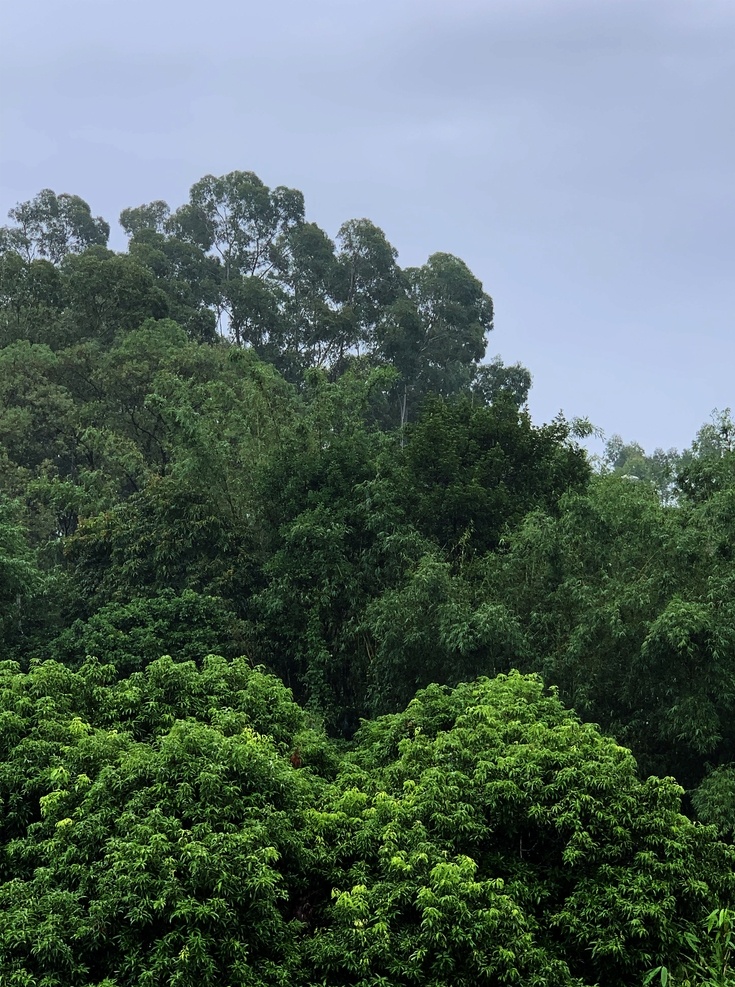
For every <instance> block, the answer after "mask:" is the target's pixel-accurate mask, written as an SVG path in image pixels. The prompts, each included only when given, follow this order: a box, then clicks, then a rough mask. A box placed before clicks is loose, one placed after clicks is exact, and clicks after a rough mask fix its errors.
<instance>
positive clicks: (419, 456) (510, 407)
mask: <svg viewBox="0 0 735 987" xmlns="http://www.w3.org/2000/svg"><path fill="white" fill-rule="evenodd" d="M569 435H570V431H569V428H568V426H566V424H565V423H564V422H563V421H559V422H555V423H553V424H552V425H546V426H543V427H542V428H536V427H534V426H533V425H532V423H531V420H530V418H529V416H528V415H527V414H526V413H525V412H519V411H518V409H517V408H516V406H515V404H514V403H513V402H512V401H510V400H506V401H502V400H501V401H500V402H499V403H498V404H496V405H492V406H491V407H486V406H483V405H473V404H472V402H471V401H470V400H469V399H466V398H465V399H461V400H458V401H456V402H451V403H450V402H445V401H441V400H439V399H437V398H432V399H431V400H430V401H428V402H427V404H426V406H425V408H424V411H423V413H422V415H421V417H420V419H419V421H418V422H417V423H416V425H414V426H413V427H412V428H411V430H410V432H409V441H408V443H407V448H406V460H407V466H408V475H407V477H406V480H407V484H406V490H407V493H408V496H409V497H411V498H415V508H414V509H415V512H416V517H417V520H418V523H419V527H420V529H421V530H422V531H423V532H424V533H425V534H426V535H427V536H429V537H431V538H433V539H434V540H435V541H436V542H437V543H438V544H439V545H440V546H441V547H442V548H444V549H447V550H449V551H450V552H451V551H455V552H456V551H460V550H461V551H471V552H486V551H487V550H488V549H492V548H496V547H497V544H498V541H499V538H500V536H501V534H502V533H503V531H504V530H506V529H507V528H508V527H509V526H511V525H513V524H514V523H517V522H518V521H520V520H521V518H522V517H523V516H524V514H526V513H527V512H528V511H530V510H531V509H532V508H534V507H537V506H541V505H548V506H552V505H553V504H555V502H556V500H558V498H559V497H560V496H561V495H562V494H563V493H564V492H566V491H567V490H570V489H575V488H579V487H583V486H584V484H585V483H586V481H587V479H588V477H589V467H588V464H587V461H586V457H585V454H584V452H583V451H582V450H581V449H579V448H576V447H573V446H571V445H568V444H567V439H568V438H569Z"/></svg>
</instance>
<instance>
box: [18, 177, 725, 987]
mask: <svg viewBox="0 0 735 987" xmlns="http://www.w3.org/2000/svg"><path fill="white" fill-rule="evenodd" d="M9 219H10V223H9V225H8V226H6V227H4V228H2V230H0V443H1V444H0V639H1V641H2V647H3V652H2V655H0V662H1V664H0V747H1V748H2V756H0V832H1V833H2V837H1V838H0V912H1V913H2V914H3V917H4V918H5V919H6V921H4V922H3V923H0V983H2V984H3V987H4V985H5V983H6V982H7V983H8V984H9V985H10V987H30V985H33V987H36V985H41V987H133V985H135V987H138V985H144V984H151V985H153V984H155V985H158V984H169V985H180V987H183V985H187V987H188V985H193V984H197V985H200V987H206V985H208V984H211V985H212V987H214V985H217V987H220V985H223V984H230V985H231V987H234V985H236V984H237V985H242V987H246V985H247V987H259V985H262V987H271V985H284V987H285V985H288V987H292V985H293V987H299V985H303V987H307V985H308V987H312V985H316V984H319V985H320V987H404V985H405V987H444V985H446V984H449V983H451V984H457V985H459V987H461V985H468V987H469V985H470V984H473V985H474V984H487V985H488V987H495V985H508V987H509V985H513V984H538V985H539V987H540V985H542V984H543V985H558V987H607V985H610V987H613V985H615V987H619V985H620V984H625V985H626V987H627V985H631V987H636V985H641V987H642V985H643V983H644V980H645V978H646V977H649V980H648V982H649V983H650V982H653V980H655V981H656V982H657V983H658V982H660V983H661V984H662V987H666V984H667V983H670V984H681V985H684V984H687V983H689V984H693V983H698V984H699V987H703V985H707V987H710V985H711V984H717V985H719V987H723V985H725V984H730V983H731V979H730V980H729V981H728V979H727V977H728V976H730V977H731V974H730V973H728V970H731V969H732V966H731V959H729V958H728V957H730V956H731V952H732V936H733V933H732V928H733V926H732V921H733V911H732V909H733V905H734V904H735V894H734V893H733V892H734V888H733V872H734V870H735V868H733V863H734V862H735V861H734V859H733V852H734V851H733V843H732V841H733V839H735V728H734V727H733V724H735V578H734V576H733V559H734V558H735V458H734V457H735V450H733V425H732V418H731V413H730V411H729V409H725V410H723V411H719V412H716V413H715V414H714V416H713V420H712V422H711V423H708V424H706V425H704V426H703V427H702V429H700V431H699V433H698V434H697V435H696V437H695V438H694V440H693V442H692V445H691V447H690V448H689V449H686V450H684V451H683V452H681V453H680V452H678V451H677V450H668V451H667V452H664V451H662V450H656V451H655V452H654V453H653V454H651V455H648V454H647V453H646V452H645V450H644V449H643V448H642V447H641V446H640V445H639V444H637V443H636V442H625V441H624V440H623V439H622V438H621V437H619V436H613V437H612V439H610V441H609V442H608V444H607V448H606V450H605V453H604V455H603V456H602V457H600V458H599V459H597V460H595V459H594V458H592V457H590V456H589V454H588V453H587V452H586V450H585V449H584V447H583V446H582V444H581V438H582V437H583V436H584V435H585V434H586V433H587V432H588V431H589V428H590V427H591V426H590V425H589V423H587V422H585V421H576V422H568V421H566V420H565V419H564V417H563V416H562V415H559V416H558V417H557V418H555V419H554V420H552V421H550V422H547V423H545V424H538V423H536V422H534V421H533V420H532V418H531V416H530V414H529V413H528V410H527V407H526V399H527V397H528V392H529V388H530V386H531V374H530V372H529V371H528V370H527V369H526V368H524V367H523V366H521V365H520V364H517V363H515V364H513V363H511V364H506V363H505V362H504V361H503V359H502V357H500V356H496V357H493V358H492V359H490V360H488V359H486V346H487V342H488V338H489V334H490V332H491V331H492V330H493V326H494V322H493V303H492V300H491V298H490V295H489V294H488V293H487V291H486V289H485V287H484V286H483V284H482V283H481V282H480V280H479V279H478V278H477V277H476V275H475V274H473V273H472V272H471V271H470V270H469V268H468V267H467V265H466V264H465V263H464V262H463V261H462V260H460V259H459V258H458V257H455V256H453V255H450V254H447V253H442V252H436V253H433V254H432V255H431V256H430V257H428V259H427V261H426V263H425V264H423V265H421V266H418V267H405V268H403V267H401V266H400V264H399V256H398V253H397V251H396V249H395V248H394V247H393V246H392V245H391V243H390V241H389V239H388V237H387V236H386V234H385V233H384V232H383V231H382V230H380V229H379V228H378V227H377V226H375V225H374V224H373V223H372V222H371V221H370V220H368V219H365V218H357V219H351V220H348V221H346V222H345V223H343V224H342V226H341V227H340V228H339V229H338V230H337V231H336V232H335V233H334V235H333V236H330V235H329V234H328V233H327V232H326V231H324V230H322V229H321V228H320V227H319V226H318V225H317V224H316V223H315V222H312V221H311V220H310V219H309V220H307V214H306V210H305V203H304V199H303V196H302V195H301V193H300V192H299V191H297V190H295V189H290V188H286V187H281V186H278V187H276V188H272V189H271V188H268V187H267V186H266V185H265V184H264V182H263V181H262V180H261V179H260V178H259V177H258V176H257V175H255V174H253V173H252V172H241V171H236V172H231V173H230V174H227V175H223V176H220V177H216V176H206V177H204V178H203V179H201V180H200V181H199V182H197V183H195V185H194V186H193V187H192V189H191V192H190V195H189V198H188V201H187V202H185V203H183V204H182V205H180V206H178V207H176V206H174V207H172V206H169V204H168V203H166V202H165V201H163V200H160V199H157V200H153V201H152V202H150V203H147V204H143V205H140V206H136V207H131V208H128V209H124V210H123V212H122V213H121V216H120V223H121V226H122V227H123V229H124V231H125V233H126V234H127V236H128V238H129V242H128V247H127V250H125V251H113V250H110V249H108V246H107V243H108V235H109V226H108V224H107V222H106V221H105V220H103V219H101V218H98V217H94V216H93V212H92V209H91V208H90V206H89V205H88V204H87V203H86V202H85V201H84V200H83V199H81V198H79V197H78V196H73V195H68V194H56V193H54V192H52V191H50V190H44V191H42V192H41V193H39V195H38V196H36V197H35V198H34V199H32V200H31V201H29V202H27V203H21V204H19V205H18V206H16V207H15V208H14V209H12V210H11V211H10V214H9ZM560 403H561V402H560ZM728 964H730V966H728ZM697 977H699V980H697V979H696V978H697ZM651 978H653V980H652V979H651ZM708 978H709V979H708ZM717 978H719V979H717Z"/></svg>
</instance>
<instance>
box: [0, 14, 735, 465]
mask: <svg viewBox="0 0 735 987" xmlns="http://www.w3.org/2000/svg"><path fill="white" fill-rule="evenodd" d="M3 20H4V31H3V37H4V46H3V47H4V52H3V59H2V64H1V65H0V92H2V93H3V97H2V102H1V104H0V105H1V107H2V131H1V133H0V148H1V151H0V222H2V215H4V214H5V213H6V212H7V210H8V209H9V208H10V207H11V206H13V205H14V204H15V203H16V202H17V201H20V200H24V199H28V198H30V197H31V196H32V195H34V194H35V193H36V192H37V191H39V190H40V189H41V188H45V187H48V188H53V189H54V190H55V191H56V192H73V193H76V194H78V195H81V196H83V197H84V198H85V199H87V201H88V202H89V203H90V205H91V206H92V209H93V211H94V213H95V214H101V215H103V216H105V218H106V219H108V220H110V221H111V222H113V223H114V222H115V220H116V218H117V215H118V214H119V212H120V210H121V209H122V208H124V207H125V206H130V205H137V204H139V203H141V202H146V201H150V200H152V199H157V198H163V199H166V200H167V201H168V202H169V203H170V204H171V205H173V206H175V205H178V204H180V203H181V202H182V201H184V200H185V198H186V194H187V190H188V188H189V186H190V185H191V184H192V183H193V182H194V181H196V180H197V179H198V178H200V177H201V176H202V175H204V174H207V173H213V174H223V173H225V172H227V171H231V170H233V169H243V170H252V171H255V172H257V173H258V174H259V175H260V177H261V178H262V179H263V180H264V181H265V182H266V183H267V184H269V185H291V186H294V187H296V188H299V189H301V190H302V191H303V192H304V194H305V196H306V204H307V212H308V214H309V218H310V219H313V220H314V221H316V222H318V223H319V224H320V225H321V226H323V227H324V228H325V229H326V230H327V231H328V232H329V233H330V234H332V235H334V233H336V230H337V228H338V227H339V225H340V224H341V223H342V222H343V221H344V220H346V219H349V218H352V217H361V216H367V217H369V218H370V219H372V220H373V221H374V222H376V223H377V224H378V225H379V226H381V227H382V228H383V229H384V230H385V232H386V234H387V236H388V238H389V239H390V240H391V242H392V243H393V244H394V245H395V246H396V248H397V249H398V251H399V261H400V263H402V264H403V265H408V264H416V263H421V262H423V261H424V260H425V259H426V257H427V256H428V255H429V254H430V253H432V252H434V251H436V250H446V251H450V252H452V253H455V254H457V255H458V256H460V257H462V258H463V259H464V260H465V261H467V263H468V264H469V265H470V267H471V268H472V270H473V271H474V272H475V274H477V276H478V277H480V278H481V279H482V281H483V283H484V284H485V287H486V290H488V291H489V292H490V293H491V294H492V295H493V298H494V300H495V306H496V330H495V332H494V333H493V336H492V337H491V340H490V344H489V348H488V355H490V356H492V355H493V354H495V353H500V354H502V356H503V357H504V359H505V360H506V361H507V362H514V361H515V360H521V362H523V363H524V364H526V365H527V366H528V367H529V368H530V369H531V371H532V372H533V374H534V388H533V391H532V395H531V410H532V412H533V415H534V417H535V419H536V420H538V421H542V420H548V419H549V418H551V417H553V415H554V414H555V413H556V412H557V411H558V410H559V409H560V408H563V409H564V411H565V412H566V413H567V415H569V416H571V415H587V416H589V417H590V418H591V419H592V421H593V422H594V423H595V424H597V425H598V426H600V427H601V428H603V429H604V430H605V431H606V432H607V433H608V434H612V433H613V432H620V433H622V434H623V436H624V437H625V438H627V439H636V440H638V441H640V442H641V443H642V444H643V445H644V446H646V447H647V448H649V449H650V450H652V449H653V448H654V446H664V447H669V446H680V447H681V446H684V445H687V444H688V443H689V442H690V440H691V439H692V438H693V436H694V433H695V431H696V429H697V428H698V427H699V425H700V424H702V422H703V421H705V420H706V419H707V418H708V417H709V413H710V411H711V410H712V409H713V408H715V407H719V408H723V407H725V406H728V405H729V406H731V407H735V332H734V331H733V328H734V327H733V313H734V312H735V278H734V277H733V272H735V192H734V187H733V177H734V174H735V3H733V2H732V0H452V2H449V0H370V2H369V3H368V2H365V0H359V2H358V0H271V2H270V3H269V4H263V3H258V4H254V3H249V2H233V0H210V2H208V3H201V2H197V3H193V2H191V0H180V2H177V3H173V2H170V0H123V2H120V0H115V2H108V0H34V2H33V3H29V4H20V3H16V4H12V5H10V4H8V5H6V8H5V11H4V17H3ZM123 243H124V241H123V239H122V237H121V234H120V232H119V230H116V231H115V233H114V236H113V246H117V247H122V245H123Z"/></svg>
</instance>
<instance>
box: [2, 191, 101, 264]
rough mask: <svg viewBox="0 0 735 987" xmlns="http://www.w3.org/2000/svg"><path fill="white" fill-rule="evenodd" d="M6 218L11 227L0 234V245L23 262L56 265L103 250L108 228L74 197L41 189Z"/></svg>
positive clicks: (80, 200)
mask: <svg viewBox="0 0 735 987" xmlns="http://www.w3.org/2000/svg"><path fill="white" fill-rule="evenodd" d="M8 216H9V217H10V218H11V219H12V220H14V221H15V223H16V226H14V227H3V228H2V230H0V245H2V246H3V247H4V248H5V249H7V248H8V247H10V248H11V249H13V250H16V251H17V252H18V253H19V254H21V255H23V256H24V257H25V258H26V259H27V260H29V261H30V260H33V259H34V258H36V257H47V258H48V259H49V260H50V261H51V262H52V263H53V264H58V263H59V262H60V261H62V260H63V259H64V257H66V256H67V254H70V253H82V252H83V251H84V250H86V249H87V248H88V247H91V246H94V245H97V246H101V247H105V246H107V240H108V238H109V236H110V226H109V223H106V222H105V220H104V219H102V218H101V217H100V216H97V217H96V218H95V217H93V216H92V211H91V209H90V208H89V206H88V205H87V203H86V202H85V201H84V199H80V198H79V196H78V195H69V194H68V193H63V194H60V195H56V193H55V192H52V191H51V189H43V190H42V191H41V192H39V193H38V195H37V196H35V197H34V198H33V199H30V200H29V201H28V202H21V203H19V204H18V205H17V206H15V207H14V208H13V209H11V210H10V212H9V213H8Z"/></svg>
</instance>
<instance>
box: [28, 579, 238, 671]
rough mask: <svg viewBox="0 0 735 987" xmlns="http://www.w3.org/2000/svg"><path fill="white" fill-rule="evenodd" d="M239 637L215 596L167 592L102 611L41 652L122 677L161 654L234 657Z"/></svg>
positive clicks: (235, 625) (234, 620)
mask: <svg viewBox="0 0 735 987" xmlns="http://www.w3.org/2000/svg"><path fill="white" fill-rule="evenodd" d="M242 639H243V627H242V622H241V621H238V620H237V618H236V617H235V616H234V614H232V613H231V612H230V611H229V610H228V609H227V608H226V606H225V605H224V603H223V601H222V600H221V599H219V598H218V597H210V596H200V595H199V594H197V593H194V592H192V591H191V590H184V591H183V592H182V593H181V595H179V596H176V595H174V593H173V592H171V591H170V590H167V591H164V592H163V593H162V594H161V595H160V596H156V597H153V598H151V599H145V598H141V599H137V600H132V601H131V602H130V603H127V604H115V603H110V604H108V605H107V606H104V607H101V608H100V609H99V610H98V611H97V612H96V613H95V614H94V615H93V616H92V617H90V618H89V620H86V621H82V620H77V621H75V622H74V623H73V624H72V626H71V627H70V628H68V629H67V630H65V631H62V633H61V634H59V636H58V637H57V638H55V639H54V640H53V641H51V642H50V643H49V644H48V646H47V647H46V648H44V651H45V652H46V654H47V656H48V657H49V658H52V659H54V660H56V661H59V662H61V663H62V664H65V665H70V666H72V667H74V666H76V665H79V664H81V662H82V661H83V660H84V659H85V657H86V656H87V655H94V656H95V657H96V658H99V659H100V661H101V662H102V663H103V664H111V665H113V666H114V667H115V669H116V671H117V673H118V675H120V676H126V675H130V674H131V673H132V672H135V671H140V670H142V669H144V668H145V667H146V666H147V665H148V664H150V662H152V661H154V660H155V659H156V658H158V657H160V655H162V654H164V653H168V654H171V655H173V656H174V657H175V658H176V659H177V660H179V661H184V660H186V659H192V660H194V661H196V662H197V663H199V662H201V661H202V659H203V658H205V657H206V655H208V654H212V653H214V652H216V653H218V654H224V655H229V656H230V657H234V656H235V655H237V654H240V653H241V652H242V649H243V640H242Z"/></svg>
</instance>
